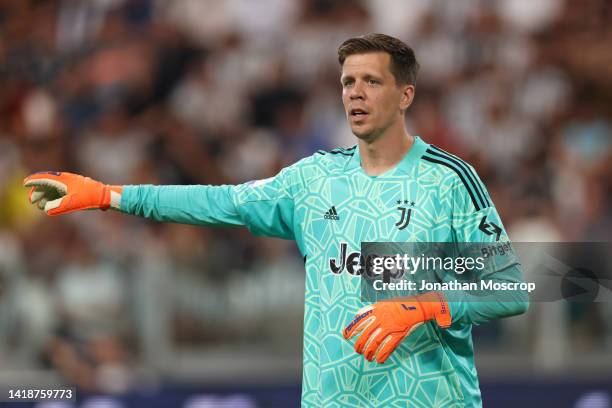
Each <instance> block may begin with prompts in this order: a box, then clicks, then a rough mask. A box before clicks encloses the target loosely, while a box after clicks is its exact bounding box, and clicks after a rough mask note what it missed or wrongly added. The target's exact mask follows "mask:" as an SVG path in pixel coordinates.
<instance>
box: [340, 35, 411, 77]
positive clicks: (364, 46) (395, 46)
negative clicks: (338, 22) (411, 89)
mask: <svg viewBox="0 0 612 408" xmlns="http://www.w3.org/2000/svg"><path fill="white" fill-rule="evenodd" d="M368 52H386V53H387V54H389V55H390V56H391V67H390V69H391V73H392V74H393V76H394V77H395V81H396V82H397V83H398V84H402V85H405V84H409V85H416V77H417V73H418V72H419V63H418V62H417V60H416V57H415V55H414V51H413V50H412V48H410V47H409V46H408V45H406V43H404V42H403V41H401V40H398V39H397V38H395V37H391V36H390V35H386V34H378V33H370V34H366V35H362V36H360V37H353V38H349V39H348V40H346V41H345V42H343V43H342V45H340V47H339V48H338V62H340V66H342V65H344V60H346V57H348V56H349V55H355V54H365V53H368Z"/></svg>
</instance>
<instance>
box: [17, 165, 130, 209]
mask: <svg viewBox="0 0 612 408" xmlns="http://www.w3.org/2000/svg"><path fill="white" fill-rule="evenodd" d="M23 185H24V186H25V187H31V189H30V203H32V204H35V205H36V206H37V207H38V208H39V209H41V210H43V211H44V212H46V213H47V215H60V214H67V213H71V212H73V211H79V210H93V209H100V210H107V209H109V208H110V207H113V208H119V202H120V200H121V191H122V187H121V186H109V185H106V184H102V183H100V182H99V181H95V180H92V179H90V178H89V177H83V176H79V175H78V174H72V173H65V172H55V171H43V172H40V173H34V174H31V175H29V176H28V177H26V178H25V179H24V180H23Z"/></svg>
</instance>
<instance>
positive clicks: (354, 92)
mask: <svg viewBox="0 0 612 408" xmlns="http://www.w3.org/2000/svg"><path fill="white" fill-rule="evenodd" d="M349 98H350V99H351V100H358V99H365V93H364V91H363V84H362V83H361V81H355V83H354V84H353V86H352V87H351V91H350V93H349Z"/></svg>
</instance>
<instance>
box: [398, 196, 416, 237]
mask: <svg viewBox="0 0 612 408" xmlns="http://www.w3.org/2000/svg"><path fill="white" fill-rule="evenodd" d="M397 204H398V207H397V209H398V210H399V212H400V219H399V221H398V222H396V223H395V226H396V227H397V228H398V229H399V230H400V231H401V230H403V229H404V228H406V227H407V226H408V224H409V223H410V217H411V216H412V207H414V201H408V200H404V201H403V202H402V201H401V200H398V201H397ZM402 204H403V205H402ZM409 207H410V208H409Z"/></svg>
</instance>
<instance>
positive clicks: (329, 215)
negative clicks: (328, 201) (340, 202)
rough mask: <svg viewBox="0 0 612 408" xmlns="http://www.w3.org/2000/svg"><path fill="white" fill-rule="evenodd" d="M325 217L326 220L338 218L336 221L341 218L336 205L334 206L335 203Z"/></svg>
mask: <svg viewBox="0 0 612 408" xmlns="http://www.w3.org/2000/svg"><path fill="white" fill-rule="evenodd" d="M323 218H325V219H326V220H336V221H338V220H339V219H340V217H339V216H338V212H336V207H334V206H333V205H332V207H331V208H330V209H329V210H327V212H326V213H325V215H324V216H323Z"/></svg>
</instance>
